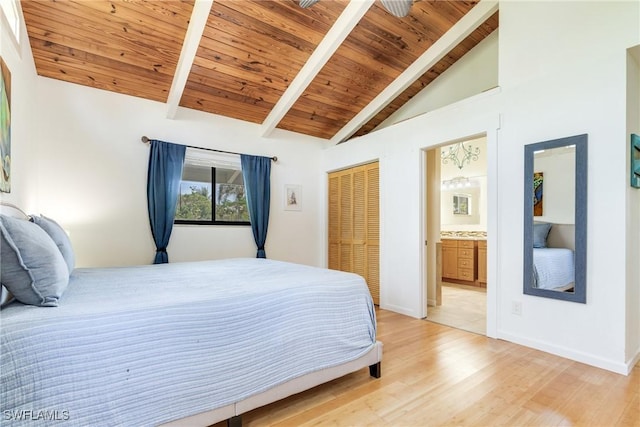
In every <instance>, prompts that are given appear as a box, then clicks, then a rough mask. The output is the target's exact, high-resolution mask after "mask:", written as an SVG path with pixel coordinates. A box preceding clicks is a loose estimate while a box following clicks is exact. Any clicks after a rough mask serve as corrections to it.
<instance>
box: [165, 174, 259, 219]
mask: <svg viewBox="0 0 640 427" xmlns="http://www.w3.org/2000/svg"><path fill="white" fill-rule="evenodd" d="M209 170H211V169H209ZM185 172H186V173H184V174H183V180H182V182H181V183H180V196H179V198H178V206H177V209H176V220H177V221H193V222H205V223H212V222H213V223H216V222H222V223H224V222H235V223H237V222H245V223H248V222H249V210H248V208H247V202H246V198H245V191H244V182H243V181H242V174H241V173H239V171H234V170H230V169H220V168H216V169H213V171H212V172H211V173H210V174H209V176H211V177H212V178H211V179H209V180H208V181H204V180H198V181H190V180H185V179H184V178H185V176H184V175H189V172H193V171H185ZM214 177H215V178H214ZM212 180H215V193H213V192H212V187H213V186H212V182H211V181H212ZM214 195H215V199H214V198H213V196H214ZM213 202H215V208H214V203H213ZM214 209H215V210H214ZM214 212H215V218H213V216H214Z"/></svg>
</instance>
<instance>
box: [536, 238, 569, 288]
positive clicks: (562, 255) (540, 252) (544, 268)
mask: <svg viewBox="0 0 640 427" xmlns="http://www.w3.org/2000/svg"><path fill="white" fill-rule="evenodd" d="M574 274H575V266H574V256H573V251H572V250H571V249H566V248H533V283H534V286H535V287H536V288H539V289H551V290H556V291H568V290H571V289H573V286H574V281H575V278H574Z"/></svg>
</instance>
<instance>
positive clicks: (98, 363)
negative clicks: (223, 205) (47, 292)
mask: <svg viewBox="0 0 640 427" xmlns="http://www.w3.org/2000/svg"><path fill="white" fill-rule="evenodd" d="M3 283H4V282H3ZM0 317H1V322H2V328H1V348H2V353H1V355H0V358H1V371H0V380H1V386H0V387H1V388H0V406H1V411H0V416H2V418H3V420H2V425H14V424H15V425H22V424H23V423H24V420H28V419H30V420H34V419H36V420H38V421H42V424H43V425H48V424H56V423H60V422H61V421H64V423H63V424H64V425H65V426H87V425H92V426H122V425H136V426H156V425H180V426H187V425H189V426H206V425H211V424H213V423H216V422H218V421H222V420H225V419H226V420H228V424H230V425H240V424H241V418H240V417H241V414H243V413H245V412H248V411H250V410H252V409H254V408H257V407H260V406H263V405H265V404H268V403H271V402H274V401H276V400H279V399H282V398H284V397H287V396H289V395H292V394H295V393H298V392H300V391H303V390H306V389H308V388H311V387H314V386H316V385H318V384H322V383H324V382H327V381H330V380H332V379H335V378H338V377H340V376H343V375H346V374H348V373H351V372H355V371H357V370H360V369H363V368H366V367H369V373H370V374H371V375H372V376H374V377H379V376H380V362H381V360H382V344H381V343H380V342H377V341H376V323H375V310H374V306H373V303H372V300H371V296H370V294H369V291H368V289H367V286H366V283H365V282H364V279H362V278H361V277H360V276H357V275H355V274H351V273H344V272H338V271H333V270H328V269H322V268H315V267H310V266H303V265H297V264H291V263H286V262H280V261H275V260H266V259H228V260H217V261H203V262H192V263H172V264H162V265H155V266H136V267H120V268H91V269H85V268H79V269H78V268H76V269H73V270H72V272H71V274H70V277H69V281H68V285H67V288H66V290H65V291H64V293H63V294H62V296H61V297H60V298H59V300H58V301H57V306H55V307H37V306H33V305H27V304H22V303H20V302H17V301H14V302H11V303H9V304H8V305H5V306H4V307H3V308H2V310H1V311H0ZM21 420H22V421H21Z"/></svg>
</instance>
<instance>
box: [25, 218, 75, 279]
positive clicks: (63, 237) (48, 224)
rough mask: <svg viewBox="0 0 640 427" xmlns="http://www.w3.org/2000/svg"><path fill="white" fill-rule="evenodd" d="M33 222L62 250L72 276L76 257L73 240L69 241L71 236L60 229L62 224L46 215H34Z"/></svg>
mask: <svg viewBox="0 0 640 427" xmlns="http://www.w3.org/2000/svg"><path fill="white" fill-rule="evenodd" d="M31 221H33V222H35V223H36V224H37V225H38V226H39V227H40V228H42V229H43V230H44V231H46V232H47V234H48V235H49V237H51V240H53V242H54V243H55V244H56V246H57V247H58V249H60V253H61V254H62V257H63V258H64V260H65V262H66V263H67V267H68V268H69V274H71V272H72V271H73V269H74V268H76V256H75V254H74V252H73V246H71V240H69V236H67V233H66V232H65V231H64V229H63V228H62V227H60V224H58V223H57V222H55V221H54V220H52V219H51V218H47V217H46V216H44V215H41V216H36V215H32V216H31Z"/></svg>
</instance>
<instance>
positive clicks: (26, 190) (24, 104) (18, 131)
mask: <svg viewBox="0 0 640 427" xmlns="http://www.w3.org/2000/svg"><path fill="white" fill-rule="evenodd" d="M10 31H11V30H10V28H9V25H8V24H7V22H6V18H5V16H4V14H3V13H2V10H1V9H0V56H1V57H2V59H3V60H4V62H5V64H7V67H8V68H9V71H10V72H11V192H10V193H0V198H2V200H4V201H7V202H10V203H13V204H16V205H18V206H20V207H22V208H23V209H26V210H29V209H34V208H35V206H36V203H37V188H36V185H35V183H34V181H33V180H32V179H31V176H32V175H33V174H34V173H35V165H34V163H33V162H32V161H31V159H32V158H33V155H34V153H35V150H36V139H35V127H34V126H33V122H34V117H33V112H34V109H35V105H36V100H37V96H36V91H35V81H36V71H35V66H34V63H33V58H32V55H31V48H30V46H29V43H28V40H27V37H26V29H25V27H24V21H22V20H21V28H20V31H21V40H22V43H20V46H19V47H18V46H17V45H16V44H15V43H14V40H15V39H13V34H12V33H11V32H10Z"/></svg>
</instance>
